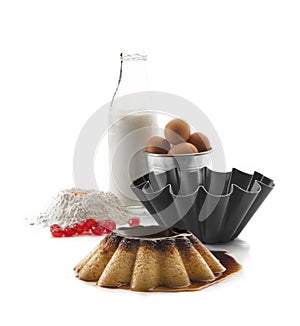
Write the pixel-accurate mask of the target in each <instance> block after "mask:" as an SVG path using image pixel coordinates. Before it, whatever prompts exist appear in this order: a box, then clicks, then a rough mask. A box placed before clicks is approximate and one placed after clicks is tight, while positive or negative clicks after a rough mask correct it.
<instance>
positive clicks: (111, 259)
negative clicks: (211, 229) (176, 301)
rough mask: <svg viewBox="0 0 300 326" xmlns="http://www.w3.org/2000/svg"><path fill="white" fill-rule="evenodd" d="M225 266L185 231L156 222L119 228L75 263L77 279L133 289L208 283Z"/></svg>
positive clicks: (179, 286) (175, 287)
mask: <svg viewBox="0 0 300 326" xmlns="http://www.w3.org/2000/svg"><path fill="white" fill-rule="evenodd" d="M225 270H226V268H225V267H224V266H223V265H222V264H221V263H220V262H219V260H218V259H217V258H216V257H215V256H214V255H213V254H212V253H211V252H210V251H209V250H208V249H207V248H206V247H205V246H204V245H203V244H202V243H201V242H200V241H199V240H198V239H197V238H196V237H195V236H194V235H193V234H192V233H191V232H189V231H185V230H179V229H177V228H171V229H168V230H163V229H162V227H159V226H148V227H143V226H136V227H132V228H119V229H118V230H116V231H114V232H111V233H110V234H108V235H107V236H106V237H105V238H104V239H103V240H102V241H101V242H100V244H99V245H98V246H97V247H96V248H95V249H94V250H93V251H92V252H91V253H90V254H89V255H88V256H87V257H85V258H84V259H83V260H82V261H81V262H79V264H77V266H76V267H75V271H76V273H77V276H78V277H79V279H81V280H84V281H94V282H97V284H98V285H100V286H104V287H122V286H127V287H128V286H129V287H130V289H131V290H134V291H152V290H155V289H156V288H158V287H161V286H163V287H166V288H173V289H182V288H187V287H189V286H190V285H191V283H193V282H205V283H207V282H212V281H214V280H216V278H218V276H220V274H221V273H224V272H225Z"/></svg>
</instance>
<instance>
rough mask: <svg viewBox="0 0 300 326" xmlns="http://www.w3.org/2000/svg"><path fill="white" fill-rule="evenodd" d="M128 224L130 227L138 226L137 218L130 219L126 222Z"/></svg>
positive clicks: (138, 220)
mask: <svg viewBox="0 0 300 326" xmlns="http://www.w3.org/2000/svg"><path fill="white" fill-rule="evenodd" d="M128 224H129V225H130V226H134V225H139V224H140V218H139V217H138V216H134V217H131V218H130V219H129V220H128Z"/></svg>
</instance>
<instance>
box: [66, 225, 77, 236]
mask: <svg viewBox="0 0 300 326" xmlns="http://www.w3.org/2000/svg"><path fill="white" fill-rule="evenodd" d="M75 233H76V231H75V229H74V228H72V227H71V226H67V227H66V228H65V229H64V230H63V234H64V236H65V237H72V236H73V235H74V234H75Z"/></svg>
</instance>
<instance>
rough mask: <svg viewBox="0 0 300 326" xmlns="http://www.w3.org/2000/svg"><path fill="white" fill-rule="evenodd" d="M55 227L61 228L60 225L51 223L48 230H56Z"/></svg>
mask: <svg viewBox="0 0 300 326" xmlns="http://www.w3.org/2000/svg"><path fill="white" fill-rule="evenodd" d="M56 229H61V226H60V225H59V224H52V225H51V226H50V231H52V230H56Z"/></svg>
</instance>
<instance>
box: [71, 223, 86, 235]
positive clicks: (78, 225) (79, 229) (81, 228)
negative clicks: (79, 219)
mask: <svg viewBox="0 0 300 326" xmlns="http://www.w3.org/2000/svg"><path fill="white" fill-rule="evenodd" d="M73 229H74V230H75V232H76V233H77V234H82V233H83V232H84V225H83V223H75V224H74V225H73Z"/></svg>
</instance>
